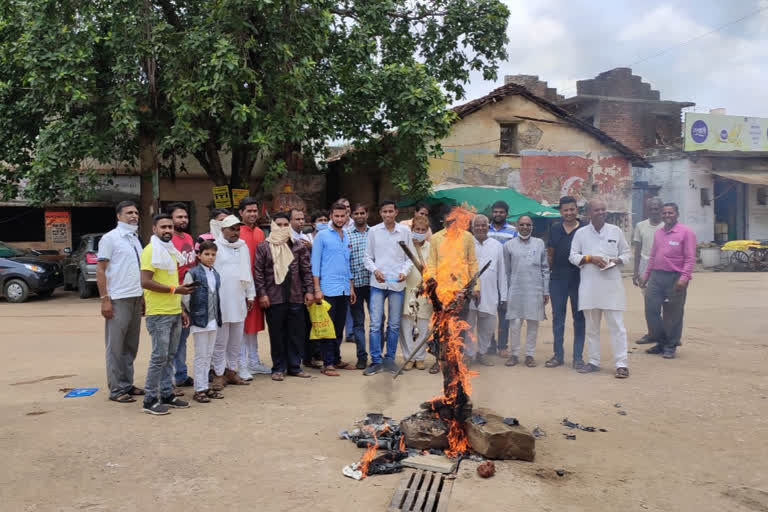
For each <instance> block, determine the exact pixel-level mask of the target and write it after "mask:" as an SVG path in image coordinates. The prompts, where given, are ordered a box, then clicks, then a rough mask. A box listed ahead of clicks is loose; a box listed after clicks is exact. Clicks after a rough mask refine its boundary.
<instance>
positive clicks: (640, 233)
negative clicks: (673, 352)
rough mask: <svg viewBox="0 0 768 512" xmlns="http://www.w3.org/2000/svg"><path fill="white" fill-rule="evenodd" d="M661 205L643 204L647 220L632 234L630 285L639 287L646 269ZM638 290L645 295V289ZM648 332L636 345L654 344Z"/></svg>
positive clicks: (650, 201)
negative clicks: (632, 250)
mask: <svg viewBox="0 0 768 512" xmlns="http://www.w3.org/2000/svg"><path fill="white" fill-rule="evenodd" d="M662 204H663V202H662V200H661V199H659V198H658V197H652V198H650V199H648V201H647V202H646V203H645V205H646V210H647V211H648V218H647V219H645V220H641V221H640V222H638V223H637V224H636V225H635V231H634V233H633V234H632V247H633V248H634V249H635V261H634V264H635V271H634V273H633V274H632V284H634V285H635V286H640V277H642V276H643V275H644V274H645V269H647V268H648V258H649V257H650V255H651V247H653V237H654V235H656V231H658V230H659V229H661V227H662V226H663V225H664V223H663V222H662V221H661V207H662ZM640 290H641V292H642V293H643V295H645V288H641V289H640ZM649 332H651V327H650V326H648V330H647V331H646V334H645V335H644V336H643V337H642V338H640V339H639V340H637V341H636V342H635V343H637V344H638V345H643V344H646V343H655V342H656V341H655V340H653V339H651V337H650V335H648V333H649Z"/></svg>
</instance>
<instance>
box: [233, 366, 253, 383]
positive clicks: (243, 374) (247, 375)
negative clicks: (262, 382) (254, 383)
mask: <svg viewBox="0 0 768 512" xmlns="http://www.w3.org/2000/svg"><path fill="white" fill-rule="evenodd" d="M237 375H238V376H239V377H240V378H241V379H243V380H253V375H251V372H249V371H248V369H247V368H240V369H239V370H238V371H237Z"/></svg>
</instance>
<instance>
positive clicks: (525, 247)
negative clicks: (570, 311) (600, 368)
mask: <svg viewBox="0 0 768 512" xmlns="http://www.w3.org/2000/svg"><path fill="white" fill-rule="evenodd" d="M532 232H533V219H531V217H529V216H528V215H521V216H520V217H519V218H518V219H517V237H516V238H513V239H512V240H510V241H509V242H507V243H505V244H504V268H505V269H506V270H507V274H508V275H507V282H508V283H509V290H508V291H507V319H508V320H510V322H509V325H510V333H509V350H510V354H511V355H510V357H509V359H507V362H506V363H504V364H505V365H506V366H516V365H517V364H518V362H519V357H520V349H521V347H520V345H521V338H522V331H523V320H525V323H526V331H525V366H527V367H528V368H533V367H535V366H536V360H535V359H534V358H533V355H534V354H535V353H536V338H537V337H538V335H539V322H541V321H542V320H544V318H545V317H546V315H545V314H544V306H546V305H547V303H548V302H549V260H548V258H547V249H546V247H545V246H544V241H543V240H542V239H541V238H535V237H533V236H531V233H532ZM481 293H482V292H481Z"/></svg>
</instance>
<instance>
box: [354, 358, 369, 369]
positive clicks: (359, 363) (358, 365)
mask: <svg viewBox="0 0 768 512" xmlns="http://www.w3.org/2000/svg"><path fill="white" fill-rule="evenodd" d="M366 366H368V359H358V360H357V363H355V369H356V370H365V368H366Z"/></svg>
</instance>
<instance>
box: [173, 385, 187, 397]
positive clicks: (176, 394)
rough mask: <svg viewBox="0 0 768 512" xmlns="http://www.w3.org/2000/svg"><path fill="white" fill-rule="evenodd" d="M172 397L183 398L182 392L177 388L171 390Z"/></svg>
mask: <svg viewBox="0 0 768 512" xmlns="http://www.w3.org/2000/svg"><path fill="white" fill-rule="evenodd" d="M173 396H184V392H183V391H182V390H180V389H179V388H177V387H174V388H173Z"/></svg>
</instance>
